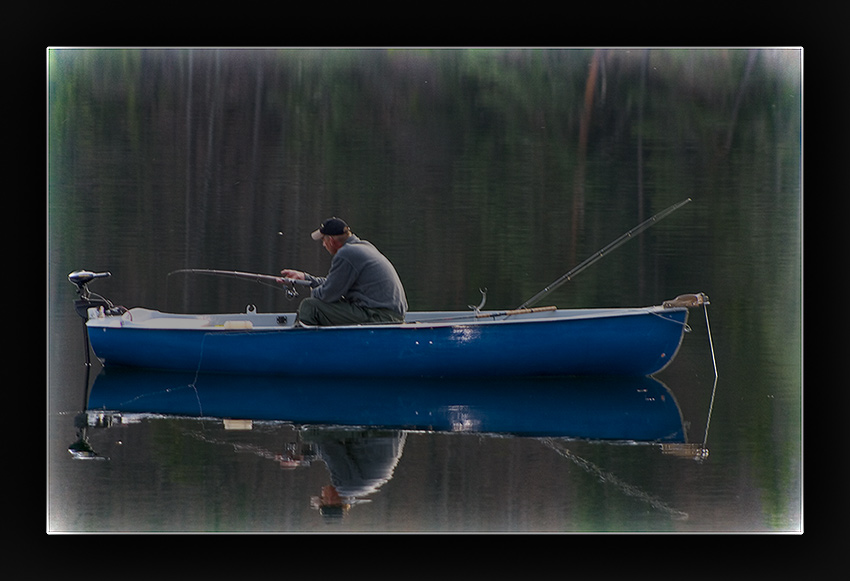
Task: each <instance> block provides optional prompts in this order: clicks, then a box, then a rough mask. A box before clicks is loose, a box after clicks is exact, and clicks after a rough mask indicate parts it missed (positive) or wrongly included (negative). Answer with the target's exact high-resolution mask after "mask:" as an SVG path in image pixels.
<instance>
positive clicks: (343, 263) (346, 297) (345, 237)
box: [280, 218, 407, 326]
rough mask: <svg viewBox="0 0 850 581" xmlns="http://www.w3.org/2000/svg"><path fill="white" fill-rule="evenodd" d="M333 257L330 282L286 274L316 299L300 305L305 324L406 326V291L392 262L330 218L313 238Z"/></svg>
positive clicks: (297, 273)
mask: <svg viewBox="0 0 850 581" xmlns="http://www.w3.org/2000/svg"><path fill="white" fill-rule="evenodd" d="M311 237H312V238H313V240H321V241H322V245H323V246H324V247H325V249H326V250H327V251H328V252H329V253H330V254H331V256H333V258H332V259H331V268H330V271H328V275H327V276H326V277H316V276H313V275H312V274H307V273H306V272H301V271H299V270H291V269H284V270H281V271H280V273H281V275H283V276H284V277H286V278H293V279H297V280H307V281H309V282H310V286H311V287H312V291H311V296H310V297H308V298H306V299H304V300H303V301H301V305H300V306H299V307H298V321H300V322H301V323H303V324H304V325H311V326H312V325H357V324H363V323H401V322H404V315H405V313H406V312H407V297H406V296H405V294H404V287H403V286H402V284H401V280H400V279H399V277H398V273H396V270H395V268H394V267H393V265H392V263H391V262H390V261H389V260H387V257H385V256H384V255H383V254H381V253H380V252H378V249H377V248H375V247H374V246H373V245H372V244H371V243H369V242H366V241H365V240H361V239H360V238H358V237H357V236H355V235H354V233H353V232H352V231H351V229H350V228H349V227H348V224H346V223H345V222H344V221H343V220H340V219H339V218H328V219H327V220H325V221H324V222H323V223H322V225H321V226H320V227H319V229H318V230H316V231H315V232H313V233H312V234H311Z"/></svg>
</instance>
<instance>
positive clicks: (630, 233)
mask: <svg viewBox="0 0 850 581" xmlns="http://www.w3.org/2000/svg"><path fill="white" fill-rule="evenodd" d="M690 201H691V199H690V198H687V199H685V200H682V201H681V202H679V203H677V204H673V205H672V206H670V207H669V208H667V209H666V210H662V211H660V212H658V213H657V214H655V215H654V216H652V217H651V218H648V219H646V220H644V221H643V222H641V223H640V224H638V225H637V226H635V227H634V228H632V229H631V230H629V231H628V232H626V233H625V234H623V235H622V236H620V237H619V238H617V239H616V240H614V241H613V242H611V243H610V244H608V245H607V246H605V247H604V248H603V249H602V250H599V251H597V252H596V253H595V254H593V255H592V256H590V257H589V258H587V259H586V260H585V261H584V262H582V263H581V264H579V265H578V266H576V267H575V268H573V269H572V270H571V271H569V272H568V273H566V274H564V275H563V276H561V277H560V278H559V279H558V280H556V281H555V282H553V283H552V284H550V285H549V286H547V287H546V288H544V289H543V290H541V291H540V292H539V293H537V294H536V295H534V296H533V297H531V298H530V299H528V300H527V301H525V302H524V303H522V304H521V305H520V306H518V307H517V310H519V309H525V308H527V307H529V306H531V305H533V304H534V303H536V302H538V301H539V300H540V299H542V298H543V297H545V296H546V295H548V294H549V293H551V292H552V291H554V290H555V289H557V288H558V287H560V286H561V285H563V284H564V283H566V282H569V281H570V280H572V278H573V277H574V276H575V275H577V274H578V273H580V272H581V271H582V270H584V269H585V268H587V267H588V266H590V265H591V264H593V263H594V262H596V261H597V260H599V259H600V258H602V257H603V256H605V255H606V254H608V253H609V252H611V251H612V250H614V249H616V248H618V247H619V246H621V245H623V244H625V243H626V242H628V241H629V240H631V239H632V237H634V236H636V235H637V234H640V233H641V232H643V231H644V230H646V229H647V228H649V227H650V226H653V225H655V224H657V223H658V222H660V221H661V220H663V219H664V218H666V217H667V216H669V215H670V214H672V213H673V212H675V211H676V210H678V209H679V208H681V207H682V206H684V205H685V204H687V203H688V202H690Z"/></svg>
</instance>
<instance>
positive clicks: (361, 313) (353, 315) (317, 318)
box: [298, 297, 404, 326]
mask: <svg viewBox="0 0 850 581" xmlns="http://www.w3.org/2000/svg"><path fill="white" fill-rule="evenodd" d="M298 320H299V321H301V322H302V323H304V324H305V325H311V326H313V325H323V326H324V325H362V324H370V323H371V324H375V323H403V322H404V318H403V317H402V316H401V315H399V314H398V313H395V312H393V311H391V310H390V309H373V308H369V307H361V306H358V305H355V304H352V303H349V302H347V301H336V302H333V303H326V302H324V301H320V300H319V299H314V298H313V297H307V298H306V299H304V300H303V301H301V305H300V306H299V307H298Z"/></svg>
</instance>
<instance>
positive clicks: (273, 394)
mask: <svg viewBox="0 0 850 581" xmlns="http://www.w3.org/2000/svg"><path fill="white" fill-rule="evenodd" d="M87 412H88V413H89V414H94V415H97V414H102V413H105V412H118V413H121V414H131V413H132V414H163V415H168V416H177V417H190V418H222V419H229V420H253V421H286V422H291V423H293V424H296V425H310V426H326V427H327V426H332V427H356V428H370V429H372V428H373V429H399V430H427V431H439V432H471V433H488V434H504V435H514V436H525V437H563V438H575V439H588V440H609V441H636V442H659V443H683V442H685V441H686V435H685V431H684V427H683V421H682V415H681V411H680V409H679V406H678V403H677V402H676V398H675V397H674V396H673V393H672V392H671V391H670V390H669V389H668V388H667V386H665V385H664V384H663V383H661V382H660V381H658V380H657V379H655V378H651V377H563V378H560V377H559V378H488V379H467V378H464V379H457V378H451V379H439V378H417V379H411V378H405V379H396V378H376V379H371V378H362V379H351V380H346V381H343V382H340V381H339V380H338V379H333V378H325V379H322V378H314V379H311V380H309V381H306V380H297V381H293V380H291V379H289V378H285V377H274V376H259V377H258V376H240V375H233V374H195V373H191V372H162V371H147V370H132V369H110V368H106V369H103V370H101V372H100V374H99V375H98V376H97V378H96V379H95V381H94V384H93V386H92V388H91V392H90V394H89V397H88V405H87Z"/></svg>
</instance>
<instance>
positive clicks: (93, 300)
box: [68, 270, 127, 367]
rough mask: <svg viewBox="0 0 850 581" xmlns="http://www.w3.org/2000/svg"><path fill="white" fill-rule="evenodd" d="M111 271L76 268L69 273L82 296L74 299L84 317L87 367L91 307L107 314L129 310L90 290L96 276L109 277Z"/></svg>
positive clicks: (78, 312) (70, 278)
mask: <svg viewBox="0 0 850 581" xmlns="http://www.w3.org/2000/svg"><path fill="white" fill-rule="evenodd" d="M110 276H112V273H111V272H90V271H88V270H75V271H74V272H72V273H71V274H69V275H68V280H69V281H71V283H72V284H73V285H74V286H76V287H77V294H78V295H79V297H80V298H78V299H76V300H74V310H75V311H76V312H77V314H78V315H79V316H80V317H82V319H83V337H84V339H85V346H86V367H90V366H91V356H90V355H89V336H88V332H87V330H86V321H88V319H89V309H91V308H96V309H97V308H102V309H103V313H104V314H106V315H123V314H124V313H126V312H127V309H126V308H124V307H116V306H115V305H113V304H112V301H110V300H109V299H107V298H106V297H103V296H101V295H99V294H96V293H92V292H91V291H90V290H89V287H88V284H89V283H90V282H91V281H93V280H94V279H96V278H109V277H110Z"/></svg>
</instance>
